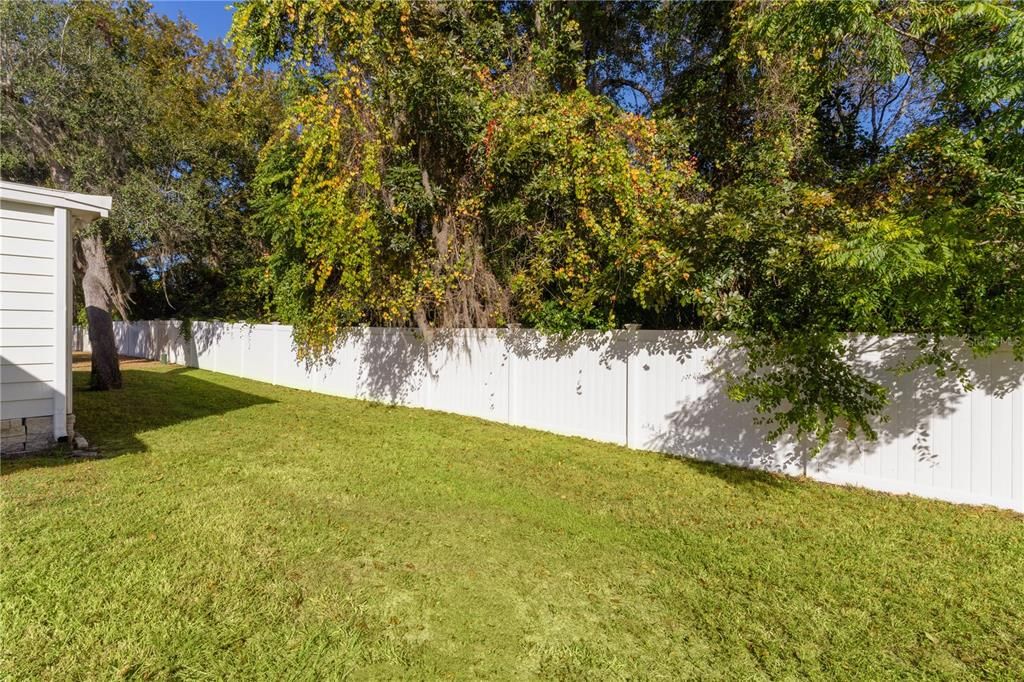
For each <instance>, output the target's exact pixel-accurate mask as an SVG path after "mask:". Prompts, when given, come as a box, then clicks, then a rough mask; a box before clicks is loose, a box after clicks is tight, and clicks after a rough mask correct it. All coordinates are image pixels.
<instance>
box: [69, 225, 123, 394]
mask: <svg viewBox="0 0 1024 682" xmlns="http://www.w3.org/2000/svg"><path fill="white" fill-rule="evenodd" d="M78 244H79V248H80V249H81V253H82V261H83V267H82V270H83V273H82V293H83V294H84V295H85V313H86V316H87V317H88V319H89V343H90V344H91V345H92V375H91V377H90V379H89V387H90V388H91V389H93V390H95V391H107V390H110V389H112V388H121V366H120V365H119V364H118V361H117V342H116V341H115V339H114V320H113V318H112V317H111V316H110V309H111V307H113V303H114V296H115V289H114V282H113V279H112V278H111V276H110V269H109V268H108V267H107V250H106V248H105V247H104V246H103V237H102V236H100V235H98V234H93V235H89V236H82V237H80V238H79V240H78Z"/></svg>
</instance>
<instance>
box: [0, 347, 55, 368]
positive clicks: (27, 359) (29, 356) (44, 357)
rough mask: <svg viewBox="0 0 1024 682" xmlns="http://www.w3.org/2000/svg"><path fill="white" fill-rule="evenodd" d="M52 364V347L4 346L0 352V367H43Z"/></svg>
mask: <svg viewBox="0 0 1024 682" xmlns="http://www.w3.org/2000/svg"><path fill="white" fill-rule="evenodd" d="M52 362H53V346H13V347H7V346H5V347H4V348H3V349H2V350H0V366H3V365H45V364H50V363H52Z"/></svg>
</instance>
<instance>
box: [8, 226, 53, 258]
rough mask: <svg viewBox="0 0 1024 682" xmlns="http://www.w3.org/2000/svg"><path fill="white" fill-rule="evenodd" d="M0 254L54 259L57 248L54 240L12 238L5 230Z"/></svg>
mask: <svg viewBox="0 0 1024 682" xmlns="http://www.w3.org/2000/svg"><path fill="white" fill-rule="evenodd" d="M0 253H4V254H7V255H9V256H28V257H30V258H53V256H54V253H55V247H54V244H53V241H52V240H49V239H45V240H44V239H30V238H28V237H10V236H8V235H7V230H4V234H3V235H2V236H0Z"/></svg>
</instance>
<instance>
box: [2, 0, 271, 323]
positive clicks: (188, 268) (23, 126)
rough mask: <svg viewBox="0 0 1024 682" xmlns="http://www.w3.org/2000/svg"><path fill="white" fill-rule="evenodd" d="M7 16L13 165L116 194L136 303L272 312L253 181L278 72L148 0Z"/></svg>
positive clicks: (16, 173)
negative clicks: (257, 273) (260, 271)
mask: <svg viewBox="0 0 1024 682" xmlns="http://www.w3.org/2000/svg"><path fill="white" fill-rule="evenodd" d="M0 29H2V41H0V44H2V50H3V57H4V59H3V61H4V76H3V79H4V80H3V89H2V99H0V111H2V114H3V115H2V116H0V134H2V135H3V138H4V144H3V146H2V151H0V173H2V175H3V177H4V178H5V179H10V180H16V181H22V182H29V183H36V184H45V185H50V186H56V187H58V188H63V189H73V190H80V191H87V192H96V193H103V194H111V195H113V198H114V201H113V210H112V212H111V216H110V218H109V219H108V220H104V221H98V222H97V223H95V224H94V229H97V230H100V231H101V233H102V235H103V237H104V239H105V242H106V246H107V251H108V253H109V255H110V256H111V259H112V260H113V261H114V262H113V263H111V265H112V269H113V270H114V271H115V274H120V277H118V278H116V279H119V280H120V282H119V284H120V285H121V288H122V289H123V290H124V292H123V293H125V294H128V295H129V296H132V297H134V298H135V299H136V303H137V304H138V308H137V310H136V314H137V315H142V314H145V315H147V316H149V315H155V316H160V317H166V316H171V315H189V314H208V312H209V311H212V310H214V309H217V310H220V311H221V313H220V315H218V316H223V315H236V316H243V317H249V316H252V315H258V314H260V313H261V309H260V305H259V304H258V294H259V290H258V289H256V288H254V287H253V286H252V284H253V278H252V277H251V276H249V275H247V274H244V273H245V270H246V269H247V268H250V267H251V266H252V264H253V261H255V260H257V259H258V258H259V257H260V256H261V255H262V248H261V247H260V245H259V244H258V243H257V242H256V241H255V240H254V239H253V238H252V237H251V236H250V235H249V234H247V232H246V224H247V222H248V213H249V207H248V189H247V183H248V180H249V179H250V178H251V177H252V175H253V173H254V171H255V166H256V163H257V154H258V152H259V150H260V148H261V147H262V146H263V143H264V142H265V140H266V138H267V136H268V135H269V129H270V127H271V126H272V122H273V121H274V120H275V116H276V115H277V114H276V112H277V111H278V110H279V109H280V104H279V98H278V96H277V93H276V89H275V85H274V80H273V79H272V78H270V77H268V76H267V75H265V74H254V73H250V72H247V71H244V70H240V69H238V68H237V67H236V60H234V59H233V58H232V57H231V56H230V54H229V53H228V51H227V50H226V48H225V47H224V46H222V45H218V44H215V43H205V42H204V41H202V40H201V39H200V38H198V37H197V36H196V34H195V27H193V26H191V25H190V24H188V23H185V22H176V21H172V20H170V19H167V18H165V17H162V16H160V15H159V14H156V13H154V12H152V11H151V10H150V6H149V5H148V4H147V3H145V2H136V1H132V2H125V3H111V4H104V3H93V2H71V3H66V4H65V3H56V2H45V1H39V0H32V1H30V0H25V1H24V2H10V3H3V4H2V5H0ZM199 273H206V274H204V275H200V274H199ZM197 277H199V278H200V279H202V280H205V281H206V282H207V284H202V285H199V287H198V288H197V286H196V285H197V279H196V278H197ZM214 283H216V285H214ZM220 287H226V288H227V289H228V290H227V291H224V290H223V289H220ZM200 290H202V292H203V298H202V300H200V298H199V294H200ZM254 300H256V301H257V304H256V305H252V303H251V302H252V301H254ZM161 301H162V303H161Z"/></svg>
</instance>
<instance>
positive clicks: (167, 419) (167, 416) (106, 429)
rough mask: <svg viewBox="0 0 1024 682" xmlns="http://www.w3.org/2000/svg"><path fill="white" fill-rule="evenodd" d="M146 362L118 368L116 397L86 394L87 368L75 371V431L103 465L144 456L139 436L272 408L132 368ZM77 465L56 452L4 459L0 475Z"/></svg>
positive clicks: (260, 400) (181, 371) (190, 377)
mask: <svg viewBox="0 0 1024 682" xmlns="http://www.w3.org/2000/svg"><path fill="white" fill-rule="evenodd" d="M144 362H145V361H135V362H122V365H121V371H122V375H123V377H124V388H123V389H121V390H119V391H90V390H88V382H89V369H88V365H86V366H85V367H81V366H76V367H75V370H74V391H75V393H74V410H75V417H76V430H77V431H79V432H80V433H82V434H83V435H84V436H85V437H86V438H87V439H88V440H89V443H90V445H92V446H93V447H96V448H98V450H99V455H100V456H101V457H102V458H103V459H109V458H111V457H118V456H120V455H128V454H134V453H139V452H146V451H147V450H148V449H149V448H148V446H147V445H146V444H145V442H143V440H142V439H140V438H139V434H141V433H145V432H148V431H155V430H158V429H162V428H165V427H168V426H173V425H175V424H181V423H184V422H189V421H193V420H196V419H203V418H205V417H210V416H215V415H221V414H226V413H228V412H233V411H235V410H241V409H245V408H247V407H253V406H255V405H266V404H271V403H275V402H276V401H275V400H272V399H270V398H267V397H265V396H261V395H257V394H253V393H248V392H246V391H240V390H238V389H236V388H229V387H227V386H223V385H221V384H218V383H214V382H211V381H207V380H205V379H202V378H199V377H197V376H194V373H195V372H197V370H194V369H190V368H187V367H175V368H173V369H167V370H165V371H159V370H153V369H137V368H134V367H133V365H141V364H143V363H144ZM148 364H150V366H151V367H152V366H153V363H148ZM80 461H83V460H82V459H80V458H77V457H70V456H69V449H68V448H67V447H66V446H58V447H56V448H54V449H53V450H52V451H50V452H49V453H44V454H41V455H38V456H30V457H19V458H14V459H9V460H7V459H5V461H4V462H3V466H2V467H0V475H3V476H6V475H8V474H12V473H15V472H17V471H23V470H25V469H30V468H37V467H53V466H61V465H65V464H75V463H77V462H80Z"/></svg>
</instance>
